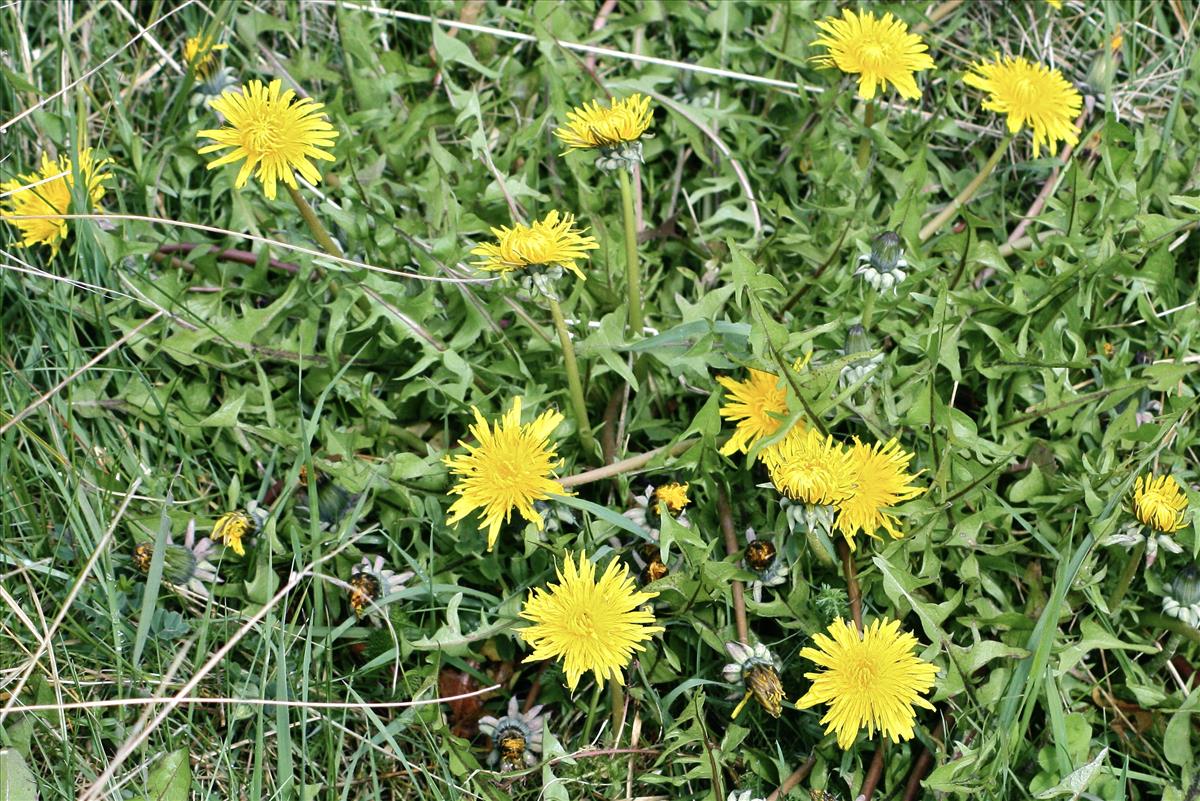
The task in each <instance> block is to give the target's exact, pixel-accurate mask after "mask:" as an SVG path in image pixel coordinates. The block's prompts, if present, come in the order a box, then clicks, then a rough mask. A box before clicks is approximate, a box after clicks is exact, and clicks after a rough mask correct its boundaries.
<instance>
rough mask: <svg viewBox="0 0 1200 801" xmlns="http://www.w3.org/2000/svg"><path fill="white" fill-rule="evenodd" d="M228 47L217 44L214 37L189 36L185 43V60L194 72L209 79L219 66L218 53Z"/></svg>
mask: <svg viewBox="0 0 1200 801" xmlns="http://www.w3.org/2000/svg"><path fill="white" fill-rule="evenodd" d="M228 47H229V45H227V44H216V42H215V40H214V39H213V37H212V36H189V37H188V38H187V41H185V42H184V43H183V60H184V61H186V62H187V65H188V66H189V67H191V68H192V72H194V73H196V75H198V76H199V77H201V78H207V77H208V76H209V75H211V74H212V71H213V67H215V66H216V65H217V56H216V52H217V51H218V50H225V49H226V48H228Z"/></svg>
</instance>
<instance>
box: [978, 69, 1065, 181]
mask: <svg viewBox="0 0 1200 801" xmlns="http://www.w3.org/2000/svg"><path fill="white" fill-rule="evenodd" d="M971 69H972V70H973V71H972V72H968V73H967V74H966V75H965V76H963V81H964V82H966V84H967V85H968V86H973V87H975V88H976V89H982V90H983V91H984V92H987V93H988V99H987V100H986V101H984V104H983V107H984V108H985V109H987V110H988V111H995V112H997V113H999V114H1005V115H1007V117H1008V130H1009V133H1013V134H1015V133H1017V132H1019V131H1020V130H1021V128H1023V127H1024V126H1026V125H1028V126H1029V127H1030V128H1032V129H1033V155H1034V158H1037V156H1038V153H1039V152H1040V151H1041V148H1042V146H1043V145H1044V146H1045V147H1046V148H1047V149H1048V150H1049V151H1050V154H1051V155H1054V154H1055V153H1057V152H1058V143H1059V142H1060V141H1061V142H1066V143H1068V144H1071V145H1074V144H1075V143H1076V142H1078V141H1079V134H1078V132H1077V131H1076V130H1075V118H1076V117H1077V116H1079V110H1080V108H1082V106H1083V98H1082V97H1081V96H1080V94H1079V92H1078V91H1076V89H1075V87H1074V86H1072V85H1071V84H1070V83H1068V82H1067V79H1066V78H1064V77H1063V75H1062V73H1061V72H1059V71H1058V70H1056V69H1051V68H1050V67H1047V66H1044V65H1042V64H1036V63H1034V62H1031V61H1028V60H1026V59H1025V58H1023V57H1022V56H1016V57H1013V58H1009V57H1006V58H998V59H997V60H995V61H990V62H981V63H977V64H973V65H971Z"/></svg>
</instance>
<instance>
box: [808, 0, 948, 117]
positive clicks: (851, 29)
mask: <svg viewBox="0 0 1200 801" xmlns="http://www.w3.org/2000/svg"><path fill="white" fill-rule="evenodd" d="M817 27H818V28H820V29H821V30H822V31H824V32H825V35H824V36H822V37H821V38H819V39H817V40H816V41H814V42H813V44H814V45H819V46H821V47H824V48H826V49H827V50H828V52H827V53H826V54H825V55H823V56H815V57H814V58H813V61H814V62H816V63H817V64H818V65H820V66H822V67H837V68H838V69H840V70H841V71H842V72H845V73H849V74H851V75H858V76H859V77H858V96H859V97H861V98H862V99H864V100H870V99H871V98H873V97H875V91H876V88H878V89H880V90H886V89H887V86H888V84H889V83H890V84H892V85H893V86H895V87H896V91H897V92H899V93H900V95H901V97H907V98H909V99H911V100H916V99H918V98H920V97H921V90H920V89H919V88H917V81H916V79H915V78H914V77H913V73H914V72H919V71H921V70H928V69H933V59H932V58H930V56H929V53H927V52H926V51H927V50H929V47H928V46H927V45H926V44H925V43H924V42H922V41H921V37H920V36H918V35H916V34H915V33H909V32H908V25H906V24H905V23H904V22H903V21H902V20H898V19H896V18H894V17H893V16H892V15H891V14H890V13H888V14H884V15H883V18H882V19H876V18H875V15H874V14H872V13H871V12H870V11H864V12H862V13H861V14H855V13H854V12H853V11H851V10H850V9H848V8H844V9H842V18H841V19H838V18H837V17H826V18H825V19H823V20H820V21H819V22H817Z"/></svg>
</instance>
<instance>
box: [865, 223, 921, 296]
mask: <svg viewBox="0 0 1200 801" xmlns="http://www.w3.org/2000/svg"><path fill="white" fill-rule="evenodd" d="M858 260H859V268H858V270H857V271H855V273H854V274H855V275H861V276H862V277H863V280H864V281H866V282H867V283H868V284H870V285H871V286H872V287H874V288H875V290H876V291H877V292H886V291H888V290H889V289H890V290H892V291H895V288H896V285H897V284H899V283H900V282H901V281H903V280H904V279H905V278H906V277H907V276H908V273H906V272H905V270H907V269H908V262H907V261H905V259H904V243H903V242H902V241H901V240H900V236H899V235H898V234H897V233H895V232H894V231H884V232H883V233H882V234H880V235H879V236H877V237H875V241H874V242H872V243H871V252H870V253H869V254H867V255H865V256H860V257H859V259H858Z"/></svg>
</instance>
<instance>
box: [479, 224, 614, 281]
mask: <svg viewBox="0 0 1200 801" xmlns="http://www.w3.org/2000/svg"><path fill="white" fill-rule="evenodd" d="M586 230H587V229H579V228H576V227H575V216H574V215H573V214H559V213H558V212H557V211H551V212H550V213H549V214H547V215H546V217H545V219H543V220H535V221H534V222H533V224H532V225H520V224H518V225H515V226H513V227H512V228H505V227H500V228H493V229H492V236H494V237H496V241H495V242H487V243H485V244H482V245H479V246H478V247H476V248H475V249H474V250H472V251H471V255H472V256H480V257H481V259H480V260H479V261H477V262H474V264H475V266H476V267H478V268H480V269H482V270H487V271H488V272H496V273H500V274H501V275H504V274H506V273H510V272H512V271H513V270H520V269H523V268H526V267H532V266H535V265H537V266H556V267H562V268H563V269H566V270H570V271H571V272H573V273H575V275H576V276H578V277H579V278H580V280H586V278H587V276H585V275H584V274H583V271H582V270H580V269H579V265H578V264H577V263H576V262H578V261H579V260H587V259H589V258H591V256H590V255H589V254H588V251H589V250H595V249H596V248H598V247H600V245H599V244H598V243H597V242H596V239H595V237H591V236H585V235H584V234H585V233H586Z"/></svg>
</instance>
